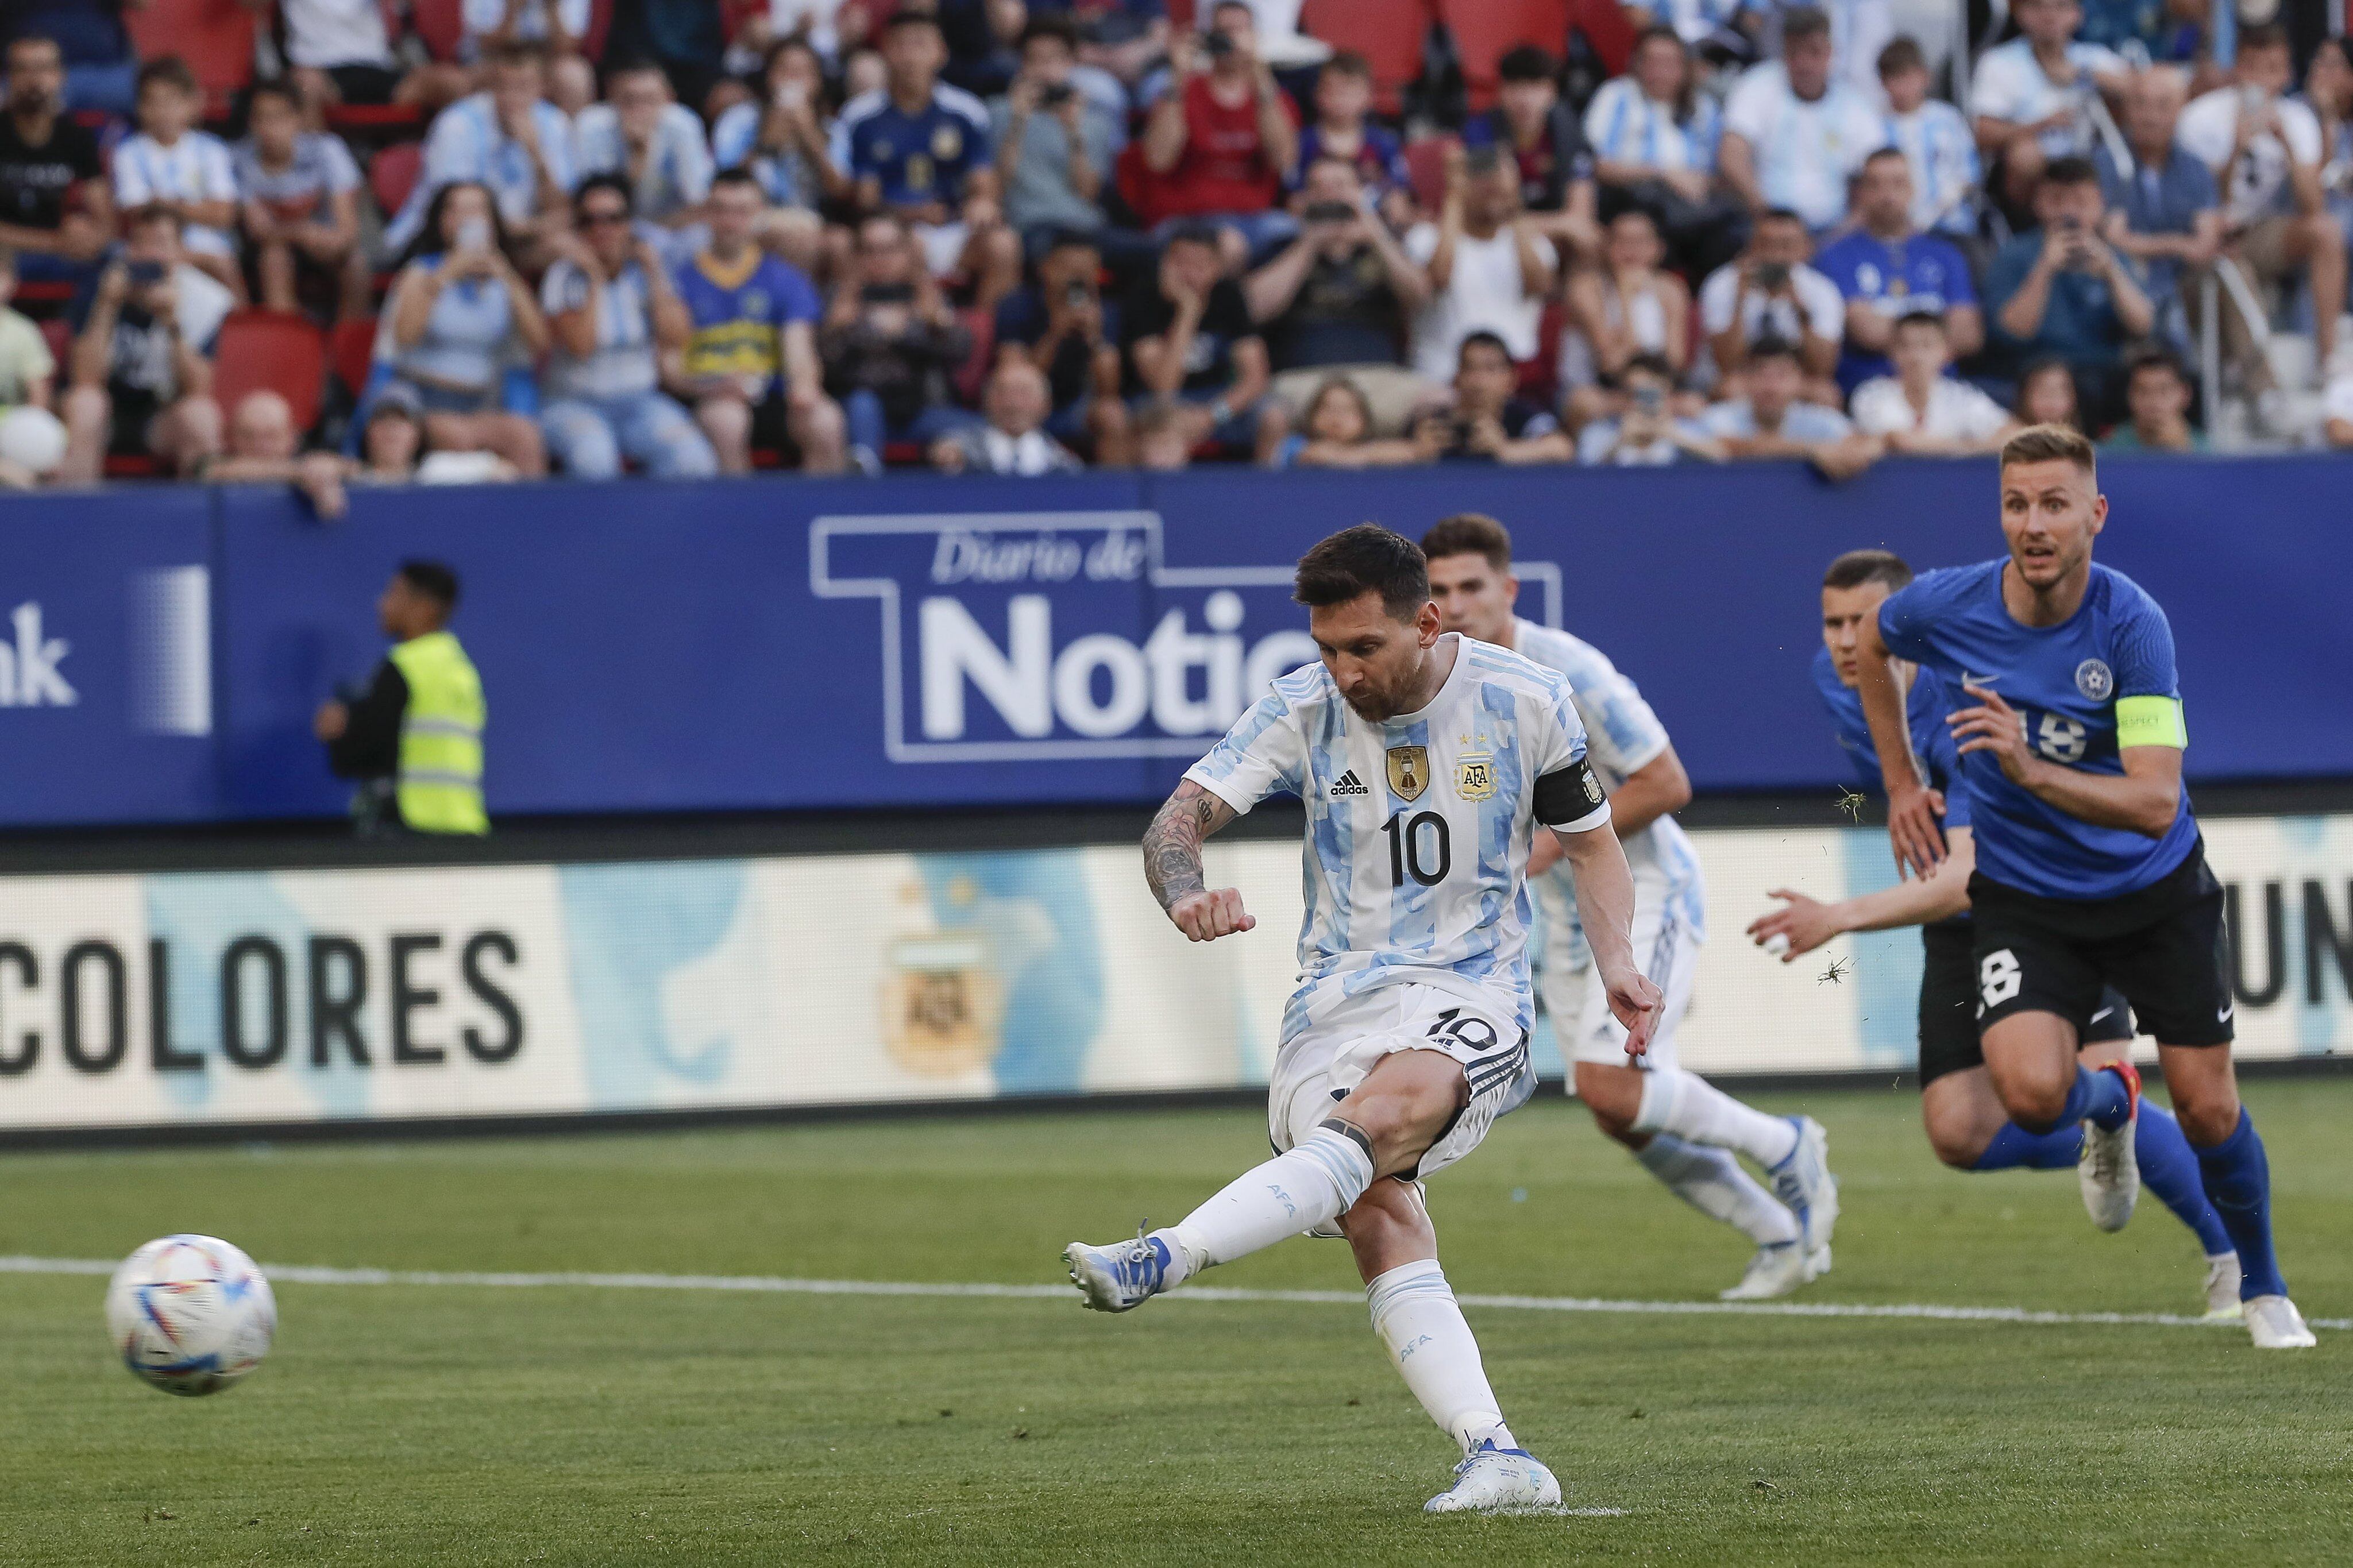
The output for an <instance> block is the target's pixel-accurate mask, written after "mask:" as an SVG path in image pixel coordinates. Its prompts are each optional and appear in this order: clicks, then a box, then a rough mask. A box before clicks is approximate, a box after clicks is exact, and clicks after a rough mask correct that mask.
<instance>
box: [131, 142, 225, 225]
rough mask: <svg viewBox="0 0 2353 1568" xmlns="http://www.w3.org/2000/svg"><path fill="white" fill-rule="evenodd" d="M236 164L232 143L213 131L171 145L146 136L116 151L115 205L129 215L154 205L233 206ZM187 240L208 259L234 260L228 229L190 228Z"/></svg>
mask: <svg viewBox="0 0 2353 1568" xmlns="http://www.w3.org/2000/svg"><path fill="white" fill-rule="evenodd" d="M235 200H237V169H236V163H235V161H234V160H233V159H231V158H230V156H229V151H228V143H227V142H223V141H222V140H221V139H220V138H219V137H217V136H215V135H213V134H212V133H210V132H205V131H191V132H187V133H186V134H185V135H183V136H182V137H181V138H180V139H179V140H178V141H177V142H173V143H172V144H171V145H170V146H169V147H166V146H164V144H163V143H162V142H158V141H156V140H155V139H154V138H153V136H150V135H148V134H146V133H145V132H141V133H140V134H138V135H136V136H130V137H125V138H124V139H123V142H122V145H121V146H120V147H117V148H116V149H115V150H114V205H116V206H117V207H119V208H121V210H122V211H124V212H129V211H131V210H132V209H133V208H134V207H143V206H145V205H147V204H148V203H150V202H233V201H235ZM181 242H182V243H183V244H185V246H186V247H188V248H189V249H190V250H195V251H201V252H203V253H205V254H206V255H208V256H234V255H235V254H236V253H237V246H236V242H235V241H234V240H233V239H231V238H230V237H229V234H228V231H227V229H219V228H200V227H197V226H194V225H191V226H189V227H188V228H187V230H186V232H185V233H184V234H183V235H182V236H181Z"/></svg>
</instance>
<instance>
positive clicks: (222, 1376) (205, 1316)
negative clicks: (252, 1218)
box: [106, 1236, 278, 1396]
mask: <svg viewBox="0 0 2353 1568" xmlns="http://www.w3.org/2000/svg"><path fill="white" fill-rule="evenodd" d="M106 1327H107V1331H108V1332H109V1333H110V1334H111V1335H112V1337H113V1340H114V1348H115V1349H116V1350H117V1351H119V1352H121V1355H122V1364H123V1365H125V1366H127V1367H129V1368H130V1369H131V1370H132V1373H134V1374H136V1375H137V1376H138V1377H140V1378H141V1379H142V1380H143V1381H145V1382H147V1383H151V1384H154V1385H155V1386H156V1387H157V1388H160V1389H163V1390H164V1392H165V1393H167V1394H188V1395H192V1396H193V1395H195V1394H216V1393H218V1392H219V1391H220V1390H222V1389H224V1388H227V1386H228V1385H229V1384H233V1383H235V1382H237V1380H238V1379H239V1378H241V1377H243V1376H244V1375H245V1374H246V1373H249V1372H251V1371H252V1370H253V1369H254V1368H255V1367H257V1366H259V1365H260V1364H261V1358H262V1357H263V1356H265V1355H267V1354H269V1341H270V1338H271V1336H272V1335H274V1334H276V1333H277V1331H278V1301H277V1299H276V1298H275V1297H273V1296H272V1295H271V1294H270V1293H269V1280H267V1279H263V1278H262V1277H261V1270H260V1269H259V1268H255V1267H254V1263H253V1259H252V1258H248V1257H247V1256H246V1255H245V1254H244V1253H243V1252H241V1251H239V1250H238V1249H237V1248H236V1247H232V1246H230V1245H229V1244H228V1243H227V1242H226V1241H222V1240H220V1239H218V1238H217V1237H210V1236H166V1237H161V1238H159V1239H157V1240H154V1241H151V1242H149V1243H148V1244H147V1245H146V1246H144V1247H141V1248H140V1249H139V1250H138V1251H136V1252H134V1253H132V1255H131V1256H130V1257H129V1258H124V1259H123V1260H122V1267H121V1268H117V1269H116V1270H115V1271H114V1278H113V1279H111V1281H109V1282H108V1284H107V1287H106Z"/></svg>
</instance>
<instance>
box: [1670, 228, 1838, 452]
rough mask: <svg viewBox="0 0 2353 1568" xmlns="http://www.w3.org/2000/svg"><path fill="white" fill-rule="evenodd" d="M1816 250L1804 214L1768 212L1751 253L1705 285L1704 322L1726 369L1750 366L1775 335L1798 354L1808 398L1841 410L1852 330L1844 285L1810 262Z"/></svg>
mask: <svg viewBox="0 0 2353 1568" xmlns="http://www.w3.org/2000/svg"><path fill="white" fill-rule="evenodd" d="M1811 249H1812V246H1811V245H1810V243H1809V242H1808V240H1807V238H1806V220H1805V219H1804V218H1803V217H1801V216H1799V215H1798V214H1796V213H1793V212H1788V211H1785V210H1782V209H1778V208H1777V209H1775V210H1774V211H1772V212H1768V213H1767V214H1766V215H1765V216H1763V217H1761V218H1759V219H1757V229H1756V232H1755V233H1754V234H1753V235H1752V236H1751V237H1750V238H1749V241H1748V248H1747V250H1746V253H1744V254H1743V255H1742V256H1741V258H1739V259H1738V260H1736V261H1733V262H1730V263H1727V264H1726V265H1725V266H1723V267H1721V268H1717V269H1716V270H1715V274H1714V275H1713V276H1711V277H1710V278H1709V279H1708V280H1707V281H1706V282H1705V283H1703V284H1702V285H1700V290H1699V317H1700V326H1701V328H1702V330H1703V331H1705V332H1706V333H1707V338H1708V348H1709V350H1710V352H1711V353H1714V355H1715V367H1716V369H1717V371H1718V372H1719V373H1721V374H1724V375H1725V376H1735V375H1737V374H1740V373H1741V372H1742V371H1744V370H1746V368H1747V366H1748V359H1749V355H1750V353H1752V352H1753V351H1754V349H1755V347H1756V345H1757V343H1759V342H1764V341H1765V340H1767V339H1768V338H1769V339H1772V340H1773V341H1774V342H1778V343H1781V344H1785V345H1787V346H1788V348H1789V349H1790V351H1791V352H1792V353H1796V354H1797V356H1798V363H1799V365H1800V366H1801V367H1802V368H1803V370H1804V372H1805V395H1806V396H1807V399H1808V400H1809V401H1810V402H1814V403H1821V404H1826V405H1830V406H1831V407H1833V408H1835V407H1837V406H1838V405H1839V404H1840V403H1841V402H1842V401H1843V399H1841V397H1840V395H1839V392H1838V384H1837V383H1836V382H1835V381H1834V380H1832V379H1831V375H1832V373H1833V372H1834V371H1835V370H1836V369H1837V368H1838V358H1839V345H1840V344H1841V342H1843V341H1844V337H1845V332H1846V300H1845V299H1844V298H1843V297H1841V295H1840V293H1839V290H1838V285H1837V284H1835V283H1833V282H1831V280H1830V279H1827V278H1825V277H1823V276H1822V275H1821V274H1820V273H1819V272H1817V271H1815V270H1814V269H1813V268H1811V267H1809V266H1808V265H1806V257H1807V254H1808V252H1809V251H1810V250H1811Z"/></svg>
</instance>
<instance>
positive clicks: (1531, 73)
mask: <svg viewBox="0 0 2353 1568" xmlns="http://www.w3.org/2000/svg"><path fill="white" fill-rule="evenodd" d="M1559 74H1560V65H1559V63H1558V62H1557V61H1556V60H1555V59H1554V58H1552V56H1551V55H1549V54H1547V53H1546V52H1545V50H1544V47H1542V46H1541V45H1537V44H1514V45H1513V46H1512V47H1510V48H1508V49H1505V50H1504V58H1502V59H1499V60H1497V61H1496V62H1495V75H1496V77H1497V78H1498V79H1500V80H1503V81H1550V80H1552V79H1554V78H1555V77H1556V76H1558V75H1559Z"/></svg>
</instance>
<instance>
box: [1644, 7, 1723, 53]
mask: <svg viewBox="0 0 2353 1568" xmlns="http://www.w3.org/2000/svg"><path fill="white" fill-rule="evenodd" d="M1634 9H1635V10H1637V11H1640V12H1641V13H1642V14H1643V16H1646V17H1647V18H1648V19H1649V20H1650V21H1651V23H1652V24H1653V25H1655V26H1668V27H1672V28H1673V29H1674V30H1675V32H1676V34H1677V36H1679V37H1681V38H1682V39H1683V42H1684V43H1687V44H1696V43H1698V42H1699V41H1700V40H1701V39H1703V38H1704V37H1707V36H1708V35H1709V34H1711V33H1715V32H1717V31H1720V30H1722V29H1724V28H1727V27H1730V26H1733V25H1734V24H1735V23H1736V22H1737V21H1739V19H1740V15H1741V13H1742V12H1744V11H1746V10H1748V9H1750V5H1749V3H1748V0H1636V4H1635V5H1634Z"/></svg>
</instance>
